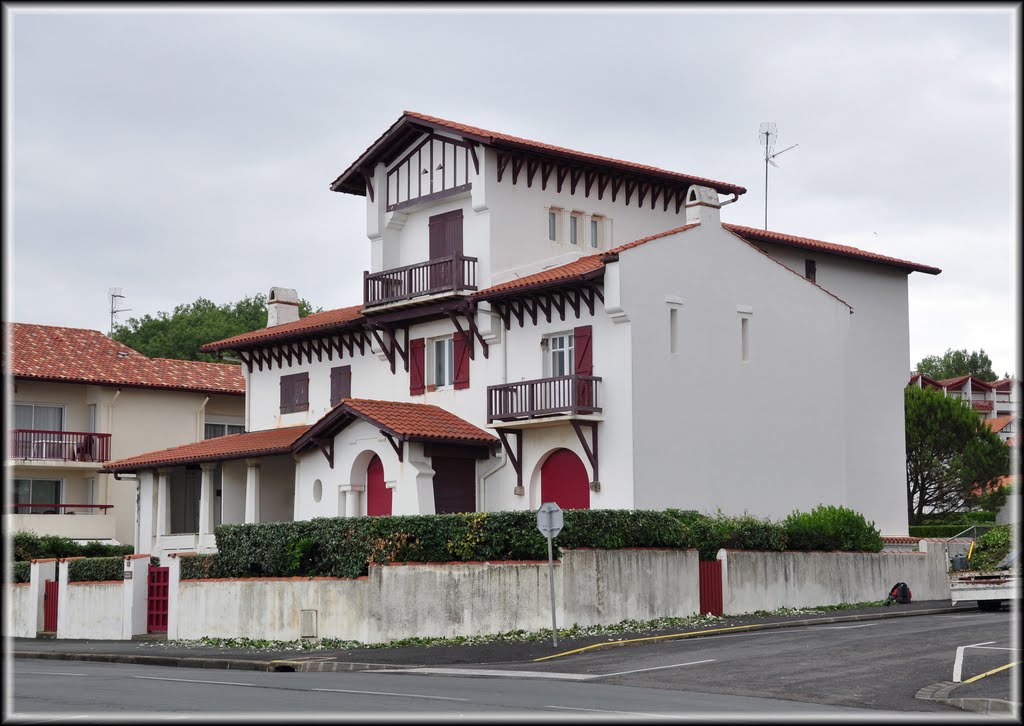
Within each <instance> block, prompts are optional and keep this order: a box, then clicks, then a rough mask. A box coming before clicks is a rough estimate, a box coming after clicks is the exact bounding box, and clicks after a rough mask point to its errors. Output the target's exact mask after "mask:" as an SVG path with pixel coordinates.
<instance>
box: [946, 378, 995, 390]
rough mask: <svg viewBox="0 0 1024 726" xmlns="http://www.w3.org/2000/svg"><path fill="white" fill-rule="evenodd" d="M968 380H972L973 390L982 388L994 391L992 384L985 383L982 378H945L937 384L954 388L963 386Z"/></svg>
mask: <svg viewBox="0 0 1024 726" xmlns="http://www.w3.org/2000/svg"><path fill="white" fill-rule="evenodd" d="M968 378H970V379H971V387H972V388H976V387H981V388H984V389H986V390H989V391H991V390H992V384H991V383H989V382H988V381H984V380H982V379H981V378H978V377H977V376H955V377H953V378H943V379H941V380H939V381H936V382H937V383H938V384H939V385H940V386H943V387H945V388H953V387H954V386H962V385H963V384H964V383H966V382H967V379H968Z"/></svg>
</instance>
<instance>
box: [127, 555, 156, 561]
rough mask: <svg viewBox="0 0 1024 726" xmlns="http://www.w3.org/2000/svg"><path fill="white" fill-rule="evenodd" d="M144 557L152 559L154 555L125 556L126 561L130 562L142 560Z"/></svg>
mask: <svg viewBox="0 0 1024 726" xmlns="http://www.w3.org/2000/svg"><path fill="white" fill-rule="evenodd" d="M143 557H152V555H125V556H124V559H125V561H128V560H141V559H142V558H143Z"/></svg>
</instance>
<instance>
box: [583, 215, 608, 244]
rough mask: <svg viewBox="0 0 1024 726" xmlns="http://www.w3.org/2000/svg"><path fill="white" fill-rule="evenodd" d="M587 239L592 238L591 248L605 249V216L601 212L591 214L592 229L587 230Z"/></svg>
mask: <svg viewBox="0 0 1024 726" xmlns="http://www.w3.org/2000/svg"><path fill="white" fill-rule="evenodd" d="M587 239H588V240H590V248H591V249H595V250H603V249H604V217H603V216H601V215H600V214H593V215H591V217H590V229H589V230H587Z"/></svg>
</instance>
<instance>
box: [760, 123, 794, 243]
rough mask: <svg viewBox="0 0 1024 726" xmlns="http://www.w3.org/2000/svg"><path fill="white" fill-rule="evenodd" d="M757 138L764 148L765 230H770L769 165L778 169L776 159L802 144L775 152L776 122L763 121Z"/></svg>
mask: <svg viewBox="0 0 1024 726" xmlns="http://www.w3.org/2000/svg"><path fill="white" fill-rule="evenodd" d="M757 137H758V139H759V140H760V142H761V146H763V147H764V228H765V230H767V229H768V165H769V164H771V165H772V166H774V167H775V168H776V169H778V168H779V165H778V164H776V163H775V157H776V156H779V155H780V154H785V153H786V152H787V151H789V150H790V149H795V148H796V147H798V146H799V145H800V144H793V145H792V146H787V147H786V148H785V149H783V150H782V151H776V150H775V140H776V139H777V138H778V137H779V132H778V127H777V126H776V125H775V122H774V121H762V122H761V130H760V131H758V133H757Z"/></svg>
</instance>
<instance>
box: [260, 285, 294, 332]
mask: <svg viewBox="0 0 1024 726" xmlns="http://www.w3.org/2000/svg"><path fill="white" fill-rule="evenodd" d="M298 319H299V296H298V294H297V293H296V292H295V290H293V289H291V288H290V287H272V288H270V295H269V296H267V327H268V328H273V327H274V326H275V325H283V324H284V323H294V322H295V321H296V320H298Z"/></svg>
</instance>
